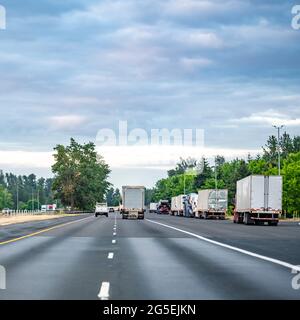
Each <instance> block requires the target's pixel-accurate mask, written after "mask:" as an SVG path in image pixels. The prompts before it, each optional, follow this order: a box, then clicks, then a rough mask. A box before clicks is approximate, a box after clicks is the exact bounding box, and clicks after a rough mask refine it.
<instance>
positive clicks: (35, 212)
mask: <svg viewBox="0 0 300 320" xmlns="http://www.w3.org/2000/svg"><path fill="white" fill-rule="evenodd" d="M85 213H91V211H78V210H54V211H41V210H9V211H3V212H1V211H0V216H6V217H15V216H33V215H55V214H85Z"/></svg>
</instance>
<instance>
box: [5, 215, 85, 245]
mask: <svg viewBox="0 0 300 320" xmlns="http://www.w3.org/2000/svg"><path fill="white" fill-rule="evenodd" d="M87 219H91V217H87V218H83V219H79V220H75V221H71V222H66V223H63V224H59V225H57V226H54V227H51V228H47V229H43V230H40V231H37V232H34V233H30V234H27V235H26V236H22V237H19V238H15V239H11V240H7V241H3V242H0V246H2V245H5V244H8V243H12V242H16V241H20V240H23V239H26V238H30V237H34V236H36V235H38V234H41V233H45V232H48V231H51V230H54V229H58V228H62V227H65V226H67V225H70V224H73V223H77V222H81V221H84V220H87Z"/></svg>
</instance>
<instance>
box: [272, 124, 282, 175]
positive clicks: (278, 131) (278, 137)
mask: <svg viewBox="0 0 300 320" xmlns="http://www.w3.org/2000/svg"><path fill="white" fill-rule="evenodd" d="M273 127H274V128H275V129H276V130H277V152H278V175H279V176H280V173H281V172H280V170H281V163H280V161H281V159H280V130H281V129H282V128H283V127H284V126H283V125H281V126H273Z"/></svg>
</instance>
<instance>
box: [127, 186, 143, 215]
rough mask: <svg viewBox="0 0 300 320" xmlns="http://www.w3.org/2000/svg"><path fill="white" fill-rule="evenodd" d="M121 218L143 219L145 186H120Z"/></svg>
mask: <svg viewBox="0 0 300 320" xmlns="http://www.w3.org/2000/svg"><path fill="white" fill-rule="evenodd" d="M121 214H122V218H123V219H128V218H135V219H144V214H145V187H143V186H124V187H122V209H121Z"/></svg>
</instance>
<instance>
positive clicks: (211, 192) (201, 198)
mask: <svg viewBox="0 0 300 320" xmlns="http://www.w3.org/2000/svg"><path fill="white" fill-rule="evenodd" d="M197 201H198V202H197V208H196V210H195V217H197V218H204V219H209V218H218V219H225V215H226V211H227V206H228V190H226V189H217V190H216V189H206V190H200V191H199V192H198V199H197Z"/></svg>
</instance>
